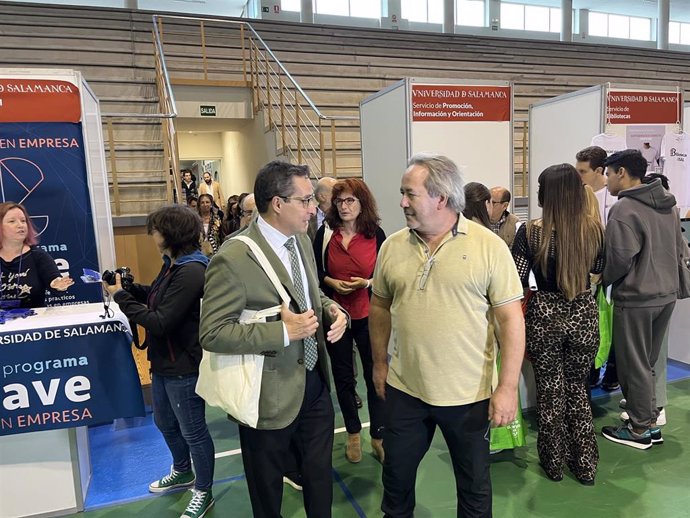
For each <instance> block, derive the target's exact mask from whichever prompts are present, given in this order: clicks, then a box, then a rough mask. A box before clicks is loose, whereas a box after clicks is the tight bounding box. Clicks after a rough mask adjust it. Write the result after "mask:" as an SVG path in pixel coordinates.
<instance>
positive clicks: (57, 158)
mask: <svg viewBox="0 0 690 518" xmlns="http://www.w3.org/2000/svg"><path fill="white" fill-rule="evenodd" d="M0 185H1V186H2V189H1V190H0V195H1V196H2V200H1V201H3V202H5V201H12V202H17V203H21V204H22V205H24V207H26V209H27V211H28V213H29V215H30V217H31V223H32V224H33V226H34V227H35V228H36V231H37V234H38V240H39V244H38V245H37V246H38V247H39V248H41V249H42V250H44V251H45V252H47V253H49V254H50V255H51V256H52V258H53V259H54V260H55V263H56V265H57V267H58V270H59V271H60V273H61V274H62V275H64V276H67V275H69V276H70V277H72V278H73V279H74V281H75V283H74V285H72V286H71V287H70V288H69V289H68V290H67V291H62V292H50V293H48V294H47V296H46V303H47V305H48V306H50V307H48V308H37V309H35V310H34V313H35V314H28V315H24V316H25V317H26V318H17V319H13V316H12V314H11V312H9V311H8V312H4V306H3V314H2V317H3V318H2V319H0V320H1V321H2V323H0V345H1V347H0V366H1V367H0V368H1V369H2V385H3V387H2V388H3V396H2V407H0V516H2V517H3V518H13V517H22V516H61V515H64V514H71V513H74V512H77V511H81V510H83V509H84V498H85V496H86V491H87V489H88V484H89V480H90V476H91V463H90V458H89V445H88V433H87V426H88V425H91V424H100V423H104V422H109V421H112V420H113V419H115V418H119V417H128V416H139V415H144V406H143V401H142V396H141V387H140V384H139V379H138V375H137V371H136V367H135V365H134V360H133V358H132V354H131V343H132V336H131V330H130V327H129V324H128V323H127V321H126V319H125V318H124V315H122V313H120V312H119V311H118V310H117V307H116V306H115V305H113V307H112V308H109V309H107V308H104V306H103V293H102V287H101V283H100V274H99V272H100V271H102V269H105V268H112V267H113V266H114V264H115V248H114V240H113V230H112V221H111V214H110V200H109V191H108V177H107V171H106V163H105V156H104V147H103V134H102V126H101V117H100V107H99V102H98V99H97V98H96V96H95V95H94V93H93V91H92V90H91V89H90V88H89V86H88V84H87V83H86V81H85V80H84V79H83V77H82V75H81V73H80V72H78V71H74V70H62V69H50V70H49V69H21V68H16V69H0ZM3 298H4V297H3ZM113 365H117V369H113Z"/></svg>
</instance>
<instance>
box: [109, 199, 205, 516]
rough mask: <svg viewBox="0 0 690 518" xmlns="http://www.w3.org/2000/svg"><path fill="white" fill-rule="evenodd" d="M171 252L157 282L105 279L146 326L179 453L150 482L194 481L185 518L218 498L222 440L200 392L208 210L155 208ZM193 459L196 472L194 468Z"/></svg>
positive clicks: (170, 438) (161, 406) (165, 423)
mask: <svg viewBox="0 0 690 518" xmlns="http://www.w3.org/2000/svg"><path fill="white" fill-rule="evenodd" d="M146 226H147V230H148V233H149V234H150V235H151V237H153V240H154V242H155V243H156V245H157V246H158V249H159V251H160V252H161V255H162V256H163V267H162V268H161V271H160V273H159V274H158V277H156V279H155V280H154V281H153V284H152V285H151V286H142V285H140V284H133V285H132V286H131V287H128V290H123V289H122V284H121V278H120V274H119V273H118V274H117V275H116V276H115V278H116V282H115V285H114V286H111V285H109V284H107V283H104V287H105V289H106V290H107V291H108V292H109V293H110V294H111V295H113V298H114V299H115V302H117V304H118V305H119V306H120V309H121V310H122V311H123V312H124V314H125V315H127V317H128V318H129V319H130V321H132V322H133V323H136V324H139V325H140V326H142V327H143V328H144V329H145V330H146V342H145V345H146V346H148V359H149V361H150V362H151V372H152V380H153V381H152V392H153V417H154V421H155V423H156V426H157V427H158V429H159V430H160V431H161V433H162V434H163V438H164V439H165V442H166V443H167V445H168V448H169V449H170V452H171V454H172V457H173V466H172V470H171V471H170V474H169V475H165V476H164V477H162V478H161V479H160V480H156V481H154V482H152V483H151V484H150V485H149V491H151V492H152V493H164V492H167V491H170V490H173V489H178V488H182V487H190V486H192V485H193V486H194V489H193V496H192V499H191V501H190V502H189V505H187V509H186V510H185V512H184V514H183V515H182V517H188V518H201V517H202V516H204V514H205V513H206V511H208V509H210V508H211V507H212V506H213V504H214V500H213V495H212V493H211V485H212V484H213V470H214V455H215V452H214V447H213V440H212V439H211V435H210V434H209V432H208V428H207V426H206V419H205V403H204V400H203V399H201V398H200V397H199V396H198V395H197V394H196V392H195V387H196V382H197V378H198V375H199V362H200V361H201V346H200V345H199V313H200V306H201V297H202V296H203V290H204V275H205V273H206V266H207V265H208V261H209V260H208V258H207V257H206V256H205V255H204V254H202V253H201V252H200V250H199V235H200V234H201V232H202V223H201V219H200V217H199V216H198V215H197V214H196V213H195V212H194V211H192V210H191V209H189V208H188V207H185V206H182V205H172V206H167V207H162V208H160V209H158V210H156V211H154V212H153V213H151V214H150V215H149V217H148V219H147V222H146ZM192 463H193V464H194V471H192Z"/></svg>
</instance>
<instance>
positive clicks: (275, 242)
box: [256, 216, 312, 347]
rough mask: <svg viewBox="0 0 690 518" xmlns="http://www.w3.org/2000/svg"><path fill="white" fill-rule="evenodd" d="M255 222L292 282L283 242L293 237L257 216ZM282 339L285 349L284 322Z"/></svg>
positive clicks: (306, 284) (305, 283)
mask: <svg viewBox="0 0 690 518" xmlns="http://www.w3.org/2000/svg"><path fill="white" fill-rule="evenodd" d="M256 221H257V224H258V225H259V232H261V235H263V236H264V238H265V239H266V241H267V242H268V245H269V246H270V247H271V249H272V250H273V251H274V252H275V254H276V255H277V256H278V259H280V262H281V263H283V266H284V267H285V271H286V272H287V274H288V276H289V277H290V280H292V281H293V282H294V279H293V278H292V266H290V251H289V250H288V249H287V248H285V242H286V241H287V240H288V239H290V237H293V238H294V236H286V235H285V234H283V233H282V232H281V231H280V230H278V229H277V228H275V227H273V226H271V225H269V224H268V223H267V222H266V220H265V219H263V218H262V217H261V216H258V217H257V220H256ZM296 241H297V240H296V239H295V252H297V257H298V259H299V269H300V273H301V274H302V286H304V299H305V302H306V304H307V309H311V307H312V305H311V297H310V296H309V282H308V281H307V272H306V270H305V269H304V261H303V260H302V255H301V254H300V251H299V247H298V246H297V243H296ZM283 337H284V345H285V347H287V346H288V345H290V339H289V338H288V332H287V327H286V326H285V322H283Z"/></svg>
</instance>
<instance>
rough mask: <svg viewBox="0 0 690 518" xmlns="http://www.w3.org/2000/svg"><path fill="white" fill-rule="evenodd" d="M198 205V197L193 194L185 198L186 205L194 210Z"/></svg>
mask: <svg viewBox="0 0 690 518" xmlns="http://www.w3.org/2000/svg"><path fill="white" fill-rule="evenodd" d="M198 206H199V198H196V197H194V196H190V197H189V198H187V207H189V208H190V209H192V210H195V211H196V210H197V207H198Z"/></svg>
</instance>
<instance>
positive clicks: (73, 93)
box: [0, 79, 81, 122]
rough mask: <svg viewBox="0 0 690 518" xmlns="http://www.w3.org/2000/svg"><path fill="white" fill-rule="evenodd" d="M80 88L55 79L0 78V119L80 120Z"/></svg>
mask: <svg viewBox="0 0 690 518" xmlns="http://www.w3.org/2000/svg"><path fill="white" fill-rule="evenodd" d="M80 120H81V98H80V95H79V87H77V86H76V85H74V84H72V83H70V82H69V81H57V80H51V79H0V122H79V121H80Z"/></svg>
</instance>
